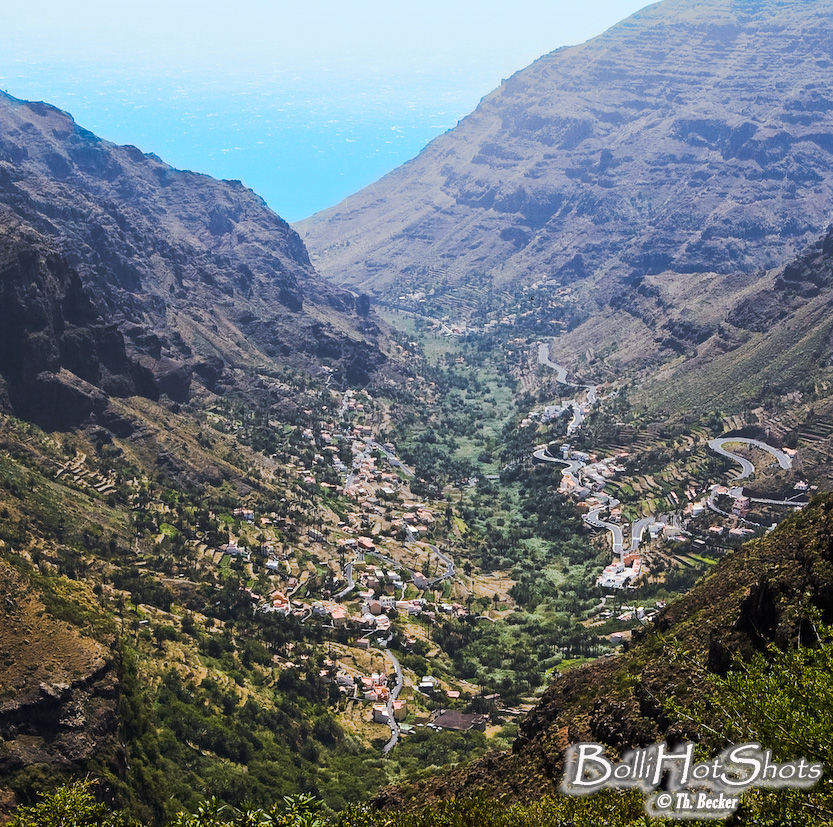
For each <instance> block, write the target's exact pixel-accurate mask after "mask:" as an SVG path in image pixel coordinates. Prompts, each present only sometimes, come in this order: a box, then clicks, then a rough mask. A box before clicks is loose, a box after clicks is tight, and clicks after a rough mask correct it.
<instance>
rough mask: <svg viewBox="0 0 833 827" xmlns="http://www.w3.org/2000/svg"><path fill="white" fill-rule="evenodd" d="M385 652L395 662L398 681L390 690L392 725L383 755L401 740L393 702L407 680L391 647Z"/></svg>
mask: <svg viewBox="0 0 833 827" xmlns="http://www.w3.org/2000/svg"><path fill="white" fill-rule="evenodd" d="M385 654H386V655H387V656H388V657H389V658H390V660H391V662H392V663H393V669H394V672H395V673H396V683H395V684H394V685H393V689H391V691H390V697H388V704H387V711H388V726H389V727H390V740H389V741H388V742H387V743H386V744H385V746H384V747H382V755H387V754H388V753H389V752H390V751H391V750H392V749H393V748H394V747H395V746H396V744H397V742H398V741H399V724H398V723H397V720H396V718H395V717H394V714H393V702H394V701H395V700H396V699H397V698H398V697H399V693H400V692H401V691H402V685H403V683H404V680H405V679H404V678H403V677H402V666H401V665H400V663H399V660H398V659H397V657H396V655H394V654H393V652H391V650H390V649H385Z"/></svg>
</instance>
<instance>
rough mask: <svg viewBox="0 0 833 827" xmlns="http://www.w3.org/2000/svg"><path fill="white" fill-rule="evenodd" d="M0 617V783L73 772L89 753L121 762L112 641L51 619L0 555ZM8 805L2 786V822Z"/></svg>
mask: <svg viewBox="0 0 833 827" xmlns="http://www.w3.org/2000/svg"><path fill="white" fill-rule="evenodd" d="M0 622H2V636H0V662H2V669H0V743H2V749H0V776H2V777H3V779H4V782H6V781H8V779H9V778H10V777H12V776H13V775H14V774H15V773H17V772H20V771H26V770H27V768H28V770H29V771H30V772H32V771H34V772H37V769H38V768H44V767H47V766H48V767H51V768H54V769H55V770H56V771H57V772H61V771H68V770H77V769H79V768H80V767H82V766H84V764H85V762H87V761H89V760H91V759H93V758H97V759H99V760H100V762H101V765H102V766H105V765H107V764H111V765H113V766H117V765H118V764H119V762H120V761H122V760H123V759H122V756H121V754H120V753H121V750H120V747H119V742H118V719H117V715H116V707H117V695H118V678H117V674H116V673H117V669H116V664H115V663H114V661H113V656H112V649H111V646H112V642H113V641H112V638H111V639H109V640H104V641H103V642H102V641H99V640H95V639H93V638H92V637H90V636H89V634H87V633H84V632H82V631H81V630H80V629H79V628H78V626H73V625H71V624H69V623H67V622H66V621H64V620H61V619H58V618H56V617H54V616H53V615H52V614H50V613H49V612H48V611H47V609H46V606H45V605H44V602H43V601H42V600H41V597H40V596H39V594H38V592H37V590H36V589H34V588H32V587H31V584H30V583H28V582H27V579H26V577H25V576H23V575H22V574H21V573H20V572H19V571H17V570H16V569H15V568H13V567H12V566H10V565H8V564H7V563H6V562H5V561H3V560H0ZM108 644H109V645H108ZM33 768H34V770H33ZM4 787H5V783H4ZM12 803H14V798H13V797H11V799H10V798H9V797H8V790H6V789H3V790H0V820H2V817H3V814H4V812H5V810H6V809H7V808H8V807H9V805H10V804H12Z"/></svg>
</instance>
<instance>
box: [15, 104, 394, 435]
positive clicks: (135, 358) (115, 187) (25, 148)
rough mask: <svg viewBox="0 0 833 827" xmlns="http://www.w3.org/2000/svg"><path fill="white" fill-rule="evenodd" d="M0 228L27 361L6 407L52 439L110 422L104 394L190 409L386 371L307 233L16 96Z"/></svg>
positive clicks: (228, 184) (229, 189)
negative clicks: (265, 380)
mask: <svg viewBox="0 0 833 827" xmlns="http://www.w3.org/2000/svg"><path fill="white" fill-rule="evenodd" d="M0 228H2V239H0V240H2V242H3V251H2V255H3V263H4V276H3V286H2V289H3V291H4V296H5V298H6V299H7V300H8V301H9V302H10V307H13V308H14V312H11V310H9V311H7V313H6V318H5V321H6V324H7V329H6V331H5V337H6V339H7V340H8V342H9V343H17V345H16V346H17V354H18V355H20V356H22V357H24V361H23V362H22V363H19V364H18V368H15V369H12V368H8V369H7V370H5V371H4V377H5V378H6V381H7V382H8V383H9V385H10V389H9V391H8V394H7V398H8V401H9V402H10V404H11V406H12V409H13V410H15V411H16V412H18V413H20V414H21V415H25V416H28V417H31V418H33V419H34V420H35V421H38V422H39V423H41V424H44V425H46V426H47V427H71V426H74V425H76V424H78V423H79V422H80V421H83V420H84V418H85V417H87V416H89V415H90V414H95V413H97V412H99V411H100V409H101V407H102V403H101V399H100V396H101V394H102V393H103V394H109V395H116V396H118V395H129V394H133V393H140V394H143V395H148V396H150V397H151V398H154V397H158V396H159V395H162V394H165V395H166V396H168V397H170V398H171V399H173V400H175V401H180V402H181V401H185V400H186V399H188V398H189V395H190V393H191V384H192V382H195V383H199V384H201V385H203V386H204V387H209V388H213V387H215V386H216V384H217V383H218V382H220V381H222V382H226V383H231V384H234V383H235V382H238V381H239V376H238V377H235V376H234V372H235V371H238V370H247V371H250V372H257V371H261V372H262V371H266V372H270V373H274V372H275V371H276V370H277V369H279V368H280V367H281V366H290V367H293V368H297V369H302V370H305V371H309V372H312V373H320V371H321V367H322V365H328V366H329V368H330V369H331V370H332V371H333V372H334V375H335V378H336V380H337V381H339V382H366V381H368V379H369V377H370V375H371V374H372V373H373V372H374V370H375V369H376V368H377V367H378V366H379V365H381V364H382V363H383V362H384V361H385V357H384V355H383V353H382V352H381V350H380V348H379V343H378V340H379V328H378V326H377V324H376V323H375V321H374V320H373V318H372V317H371V316H370V315H369V313H368V306H367V303H366V302H364V303H362V302H358V303H357V300H356V297H355V296H354V295H352V294H351V293H349V292H346V291H344V290H341V289H338V288H334V287H331V286H329V285H327V284H326V283H324V282H323V281H322V280H321V279H319V278H318V276H317V274H316V273H315V271H314V269H313V268H312V267H311V265H310V263H309V258H308V256H307V253H306V250H305V249H304V246H303V244H302V243H301V241H300V239H299V238H298V236H297V234H296V233H295V232H294V231H293V230H292V229H291V228H290V227H289V226H288V225H287V224H286V222H284V221H283V220H282V219H280V218H279V217H278V216H277V215H275V214H274V213H273V212H272V211H271V210H269V209H268V207H267V206H266V205H265V203H264V202H263V201H262V200H261V199H260V198H259V197H258V196H257V195H255V194H254V193H253V192H251V191H250V190H248V189H246V188H245V187H244V186H243V185H242V184H240V182H234V181H217V180H215V179H212V178H210V177H209V176H206V175H198V174H195V173H190V172H183V171H180V170H175V169H173V168H171V167H169V166H168V165H166V164H164V163H163V162H162V161H161V160H159V159H158V158H157V157H155V156H153V155H145V154H143V153H142V152H140V151H139V150H138V149H136V148H135V147H118V146H115V145H113V144H110V143H108V142H107V141H103V140H101V139H99V138H98V137H96V136H95V135H93V134H91V133H90V132H87V131H86V130H84V129H82V128H80V127H79V126H77V125H76V124H75V123H74V121H73V120H72V118H71V117H70V116H69V115H67V114H66V113H64V112H61V111H60V110H58V109H55V108H54V107H51V106H49V105H47V104H42V103H28V102H24V101H19V100H16V99H14V98H12V97H10V96H8V95H5V94H0ZM27 245H30V246H31V247H32V250H31V251H29V252H27V251H26V250H25V248H26V246H27ZM56 291H57V292H56ZM47 308H48V309H47ZM64 312H66V313H68V314H70V316H72V314H75V316H76V317H77V316H78V314H81V315H83V317H84V319H83V321H81V320H80V319H79V318H70V317H68V318H66V319H65V320H64V321H65V322H66V324H67V325H68V326H69V327H71V328H73V329H74V330H75V333H74V334H72V336H74V338H75V340H76V344H77V349H78V353H77V357H78V358H73V357H72V355H71V354H70V350H71V347H70V345H69V338H71V336H70V334H69V333H67V332H66V331H62V330H59V328H60V326H61V324H62V322H61V320H60V317H61V315H62V313H64ZM91 326H92V327H91ZM93 327H94V328H95V332H93V329H92V328H93ZM81 328H83V329H84V330H85V332H84V334H83V336H82V335H81V334H79V333H78V330H80V329H81ZM56 335H57V336H59V337H60V338H61V342H60V343H58V342H57V340H56V339H55V336H56ZM102 337H104V338H102ZM82 339H83V342H82ZM105 339H106V341H105ZM46 340H50V342H49V343H47V342H46ZM50 349H51V351H52V355H50V356H48V357H47V351H49V350H50ZM58 353H59V354H60V355H59V358H58V359H57V360H56V359H55V358H53V356H54V355H55V354H58ZM27 354H29V355H31V356H32V360H33V361H32V362H31V363H29V362H27V361H26V356H27ZM102 359H104V360H105V361H106V360H109V361H110V362H111V364H110V365H106V364H104V362H102ZM18 369H19V371H20V373H21V374H22V376H18V375H16V374H15V370H18ZM10 371H11V373H10ZM62 371H68V372H69V373H71V374H73V375H72V376H67V375H66V374H65V373H63V372H62ZM41 374H44V375H42V376H40V379H37V381H36V379H35V377H37V376H39V375H41ZM46 374H48V375H46ZM79 379H80V380H82V382H86V383H88V384H89V385H92V386H93V387H94V388H95V389H96V390H97V391H98V393H97V392H96V391H93V390H91V389H90V388H88V387H86V386H84V385H83V384H81V382H79V381H78V380H79ZM33 384H36V385H37V388H38V390H37V392H33V391H32V387H33ZM50 397H51V401H50ZM36 398H40V399H41V401H40V402H36ZM66 400H69V401H70V404H68V405H64V404H62V403H63V402H64V401H66Z"/></svg>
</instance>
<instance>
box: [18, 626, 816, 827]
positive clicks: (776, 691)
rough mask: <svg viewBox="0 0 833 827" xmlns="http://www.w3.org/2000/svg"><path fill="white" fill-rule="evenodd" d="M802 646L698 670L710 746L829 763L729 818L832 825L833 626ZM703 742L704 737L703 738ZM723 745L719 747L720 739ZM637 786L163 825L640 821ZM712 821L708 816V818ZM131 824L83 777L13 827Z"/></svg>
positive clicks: (276, 809)
mask: <svg viewBox="0 0 833 827" xmlns="http://www.w3.org/2000/svg"><path fill="white" fill-rule="evenodd" d="M804 628H805V629H806V632H807V634H806V635H805V636H804V638H803V642H804V644H805V645H802V646H797V647H794V648H792V649H790V650H788V651H782V650H779V649H777V648H774V647H773V648H772V649H770V650H768V651H767V652H766V653H765V654H761V655H759V656H757V657H755V658H753V659H751V660H750V661H747V662H745V663H739V664H737V665H736V667H735V669H734V670H733V671H731V672H729V673H728V674H727V675H726V676H725V677H720V676H714V675H710V674H708V673H704V675H703V677H704V681H705V686H704V689H703V692H702V694H701V698H700V700H698V701H697V702H696V703H695V704H694V705H693V706H689V707H688V709H686V710H685V711H682V710H678V713H679V716H680V717H685V718H687V719H688V720H689V721H692V722H694V723H695V724H696V725H697V726H698V727H699V728H700V729H701V731H703V733H704V734H706V735H710V736H711V741H712V743H711V746H713V747H720V746H722V744H725V742H726V741H727V740H731V741H735V742H739V741H757V742H759V743H761V744H763V746H764V747H767V748H770V749H772V750H773V752H774V754H775V756H776V758H778V759H779V760H788V759H796V758H799V757H804V758H807V759H808V760H810V761H822V762H824V763H825V765H826V767H827V772H826V775H825V777H824V778H823V780H822V781H821V782H820V783H819V784H818V785H817V786H816V787H814V788H813V789H811V790H809V791H800V790H791V789H787V790H776V791H762V790H751V791H749V792H748V793H746V794H745V795H744V797H743V800H742V803H741V807H740V809H739V810H738V812H737V813H736V814H735V815H734V816H733V817H732V818H731V819H730V822H729V823H730V824H748V825H756V827H758V825H764V826H766V827H769V826H770V825H771V827H789V826H791V825H796V827H798V825H802V826H803V825H822V824H831V823H833V777H831V772H830V767H831V765H833V716H831V715H830V709H831V708H833V629H831V628H829V627H826V626H823V625H822V624H820V623H816V624H815V625H814V624H805V626H804ZM707 740H708V739H707ZM721 742H722V743H721ZM643 806H644V805H643V798H642V795H641V794H640V793H638V792H628V793H621V792H616V791H611V790H608V791H604V792H602V793H600V794H598V795H595V796H590V797H587V798H570V797H567V796H545V797H543V798H541V799H540V800H538V801H535V802H532V803H514V804H513V803H510V802H507V801H504V800H502V799H485V798H475V799H471V800H465V801H459V800H458V801H447V802H442V803H439V804H436V805H433V806H429V807H427V808H425V809H423V810H422V811H421V812H417V813H380V812H378V811H375V810H372V809H369V808H367V807H352V808H348V809H347V810H344V811H343V812H341V813H339V814H338V815H335V816H328V815H325V814H324V812H323V810H322V809H321V807H322V805H321V804H320V802H318V801H317V800H315V799H314V798H312V797H310V796H291V797H288V798H285V799H284V801H283V803H282V804H279V805H276V806H273V807H272V808H271V809H247V808H245V807H241V808H240V809H234V808H231V807H228V806H224V805H223V806H221V805H220V804H218V803H217V802H216V801H215V800H212V801H209V802H206V803H204V804H202V805H201V806H200V807H199V809H198V811H197V813H196V815H186V814H179V815H177V816H176V817H175V818H174V820H173V821H172V822H170V825H171V827H260V825H271V827H278V826H279V825H280V827H569V826H570V825H576V827H577V826H578V825H597V826H598V827H637V825H639V827H644V825H647V824H649V823H652V822H651V820H649V819H647V818H646V817H645V815H644V809H643ZM709 823H713V822H709ZM70 825H71V826H72V827H133V826H134V825H137V822H134V821H131V820H130V819H129V818H127V817H126V816H124V815H121V814H116V813H112V812H110V811H109V809H108V808H107V807H106V806H104V805H102V804H99V803H97V802H96V799H95V797H94V795H93V792H92V786H91V784H90V783H89V782H78V783H75V784H71V785H68V786H65V787H61V788H59V789H58V790H57V791H55V792H54V793H51V794H47V795H43V796H42V797H41V800H40V801H39V802H38V803H37V804H35V805H34V806H30V807H21V808H20V809H19V810H18V811H17V813H16V814H15V815H14V816H13V818H12V821H11V827H70Z"/></svg>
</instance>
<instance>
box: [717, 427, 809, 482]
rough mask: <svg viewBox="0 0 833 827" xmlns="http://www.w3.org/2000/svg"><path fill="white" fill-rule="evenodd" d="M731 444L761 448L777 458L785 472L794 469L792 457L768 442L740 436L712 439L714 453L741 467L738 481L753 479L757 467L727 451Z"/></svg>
mask: <svg viewBox="0 0 833 827" xmlns="http://www.w3.org/2000/svg"><path fill="white" fill-rule="evenodd" d="M729 443H739V444H741V445H752V446H754V447H755V448H760V449H761V450H762V451H766V452H767V453H768V454H770V455H771V456H773V457H775V459H776V460H778V464H779V465H780V466H781V468H783V469H784V470H785V471H787V470H789V469H790V468H792V464H793V461H792V457H789V456H787V454H785V453H784V452H783V451H780V450H779V449H778V448H774V447H773V446H772V445H767V443H766V442H761V441H760V440H759V439H748V438H747V437H740V436H722V437H718V438H717V439H710V440H709V443H708V444H709V448H711V450H712V451H714V452H715V453H716V454H720V456H722V457H726V458H727V459H730V460H732V461H733V462H737V463H738V464H739V465H740V468H741V470H740V473H739V474H737V475H736V476H735V479H736V480H745V479H748V478H749V477H751V476H752V474H754V473H755V466H754V465H753V464H752V463H751V462H750V461H749V460H748V459H746V457H742V456H740V455H739V454H734V453H732V452H731V451H727V450H726V449H725V448H724V447H723V446H724V445H726V444H729Z"/></svg>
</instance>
